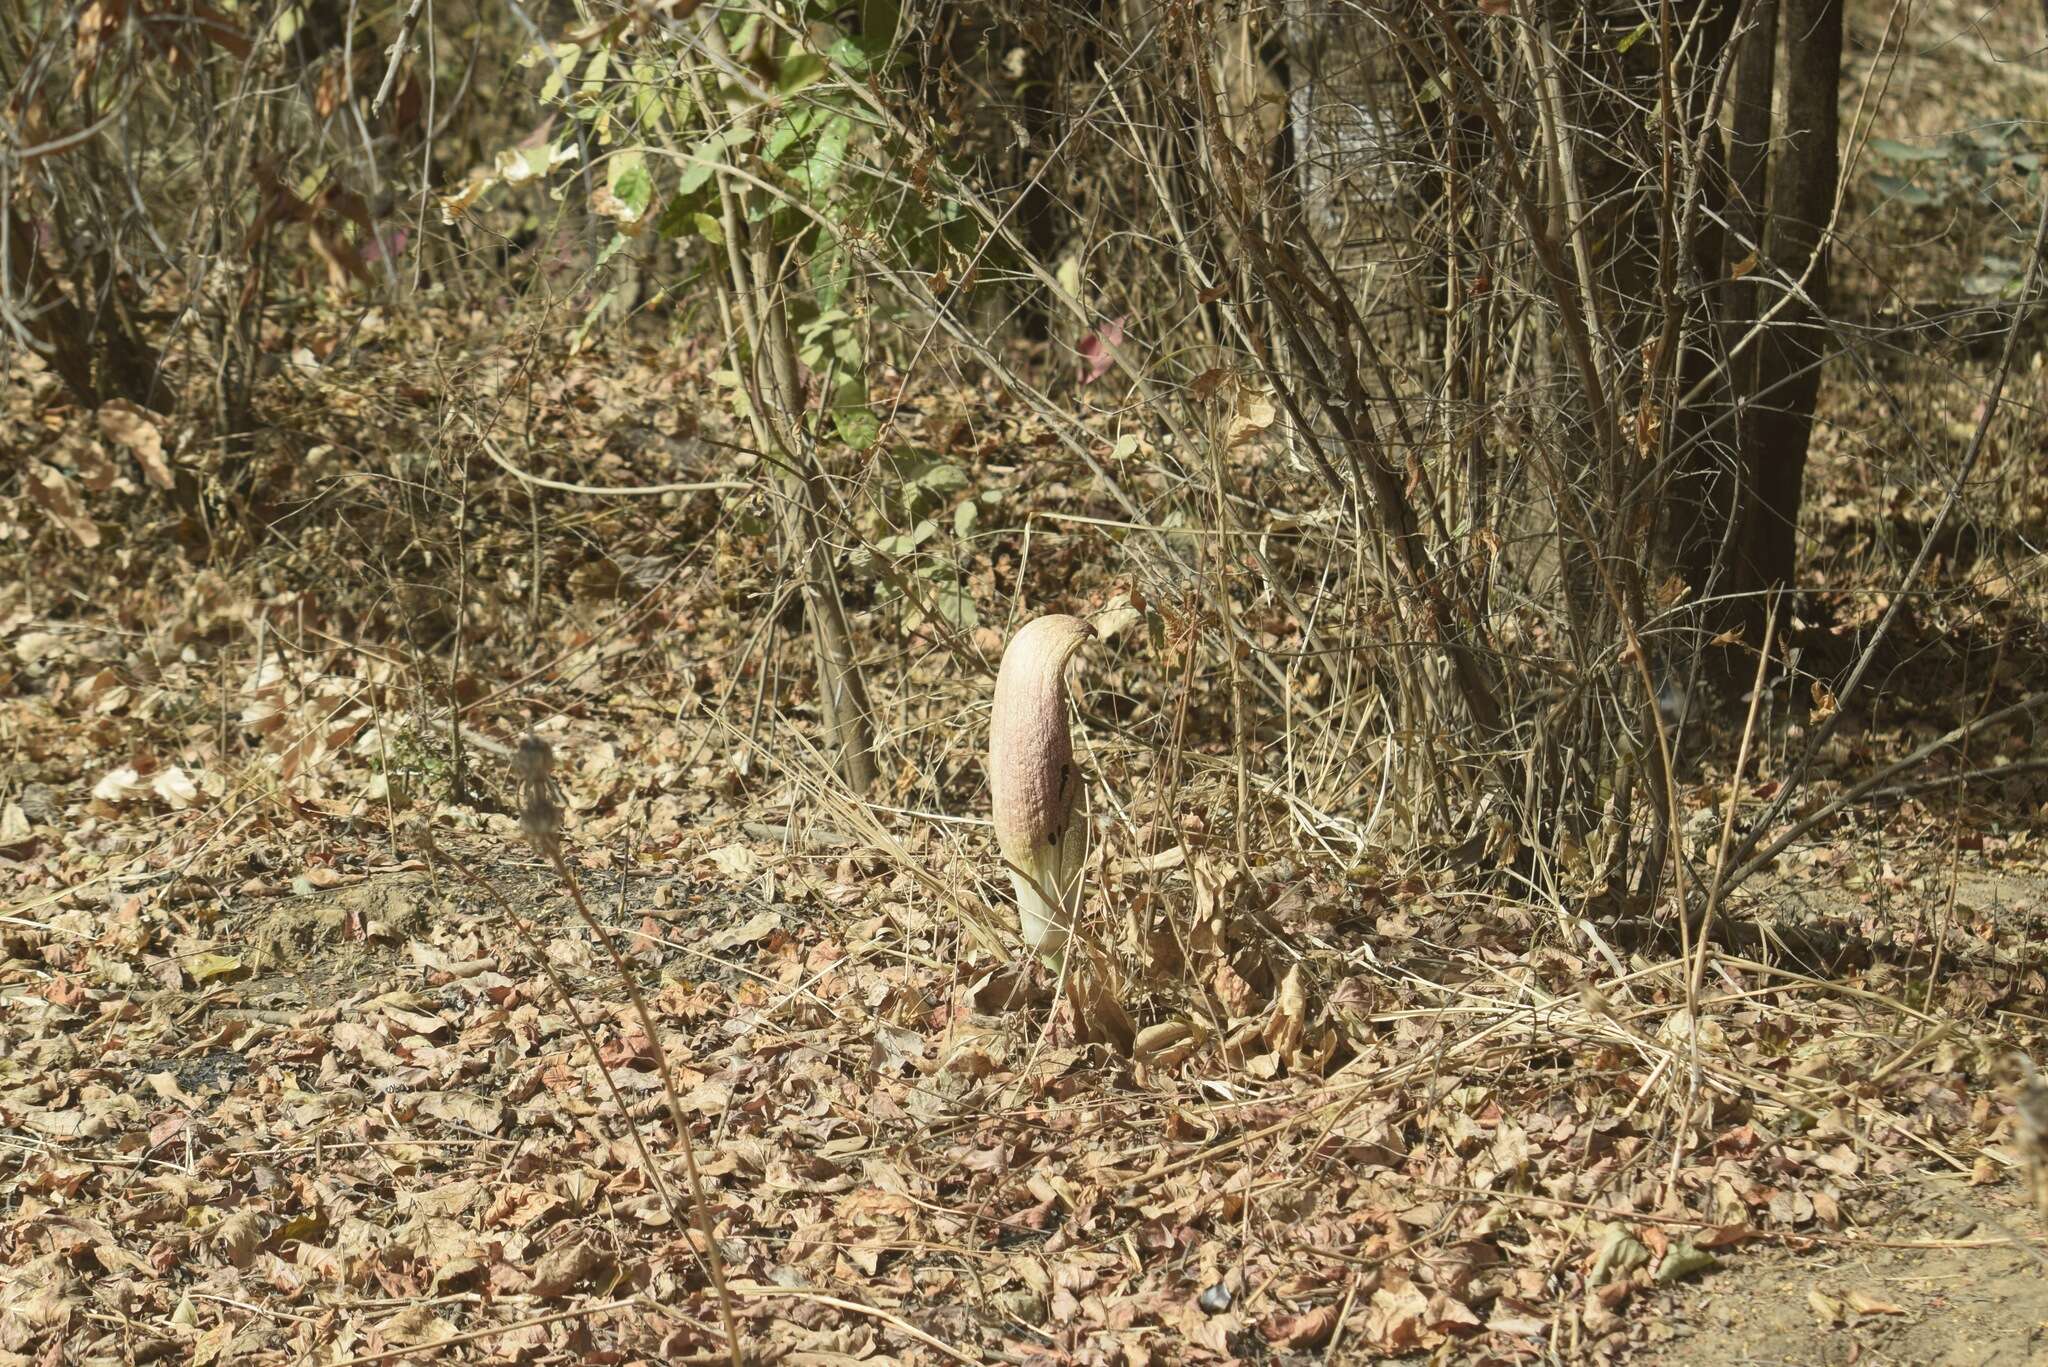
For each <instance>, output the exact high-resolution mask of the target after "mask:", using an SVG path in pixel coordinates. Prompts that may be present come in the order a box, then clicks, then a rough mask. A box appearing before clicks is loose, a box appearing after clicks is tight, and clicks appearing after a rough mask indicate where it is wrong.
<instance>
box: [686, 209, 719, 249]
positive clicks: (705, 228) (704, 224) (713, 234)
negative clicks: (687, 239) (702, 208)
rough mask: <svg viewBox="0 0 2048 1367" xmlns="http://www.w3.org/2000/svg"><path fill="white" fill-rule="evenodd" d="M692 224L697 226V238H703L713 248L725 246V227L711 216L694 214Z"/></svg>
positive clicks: (691, 218) (691, 219)
mask: <svg viewBox="0 0 2048 1367" xmlns="http://www.w3.org/2000/svg"><path fill="white" fill-rule="evenodd" d="M690 222H691V223H693V224H695V225H696V228H697V236H699V237H701V238H703V239H704V240H705V241H706V242H709V243H710V244H711V245H712V246H714V247H723V246H724V245H725V225H724V224H722V223H720V222H719V221H718V220H717V219H715V218H713V217H712V216H711V215H710V214H692V215H690Z"/></svg>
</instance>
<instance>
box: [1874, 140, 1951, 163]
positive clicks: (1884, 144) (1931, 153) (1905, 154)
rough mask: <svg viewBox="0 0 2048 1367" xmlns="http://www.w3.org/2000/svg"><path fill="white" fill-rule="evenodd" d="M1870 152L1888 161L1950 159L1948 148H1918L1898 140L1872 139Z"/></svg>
mask: <svg viewBox="0 0 2048 1367" xmlns="http://www.w3.org/2000/svg"><path fill="white" fill-rule="evenodd" d="M1870 150H1871V151H1873V152H1875V153H1877V154H1878V155H1879V156H1881V157H1883V158H1884V159H1885V160H1886V161H1946V160H1948V157H1949V149H1948V148H1946V147H1941V146H1934V147H1917V146H1915V145H1914V144H1912V143H1910V142H1900V141H1899V140H1898V139H1897V138H1872V139H1871V140H1870Z"/></svg>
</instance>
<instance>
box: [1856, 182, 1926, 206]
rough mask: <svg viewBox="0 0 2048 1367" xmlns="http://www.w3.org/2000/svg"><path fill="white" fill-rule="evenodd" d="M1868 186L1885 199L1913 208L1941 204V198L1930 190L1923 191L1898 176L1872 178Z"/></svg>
mask: <svg viewBox="0 0 2048 1367" xmlns="http://www.w3.org/2000/svg"><path fill="white" fill-rule="evenodd" d="M1870 184H1871V186H1872V188H1874V189H1875V190H1876V191H1877V192H1878V193H1879V194H1880V195H1883V196H1884V197H1885V198H1886V199H1889V200H1892V201H1894V202H1895V203H1899V204H1906V205H1911V206H1912V207H1914V208H1925V207H1926V206H1928V205H1930V204H1938V203H1940V202H1941V196H1940V195H1937V194H1935V193H1934V192H1933V191H1932V190H1923V189H1921V188H1920V187H1919V186H1917V185H1914V184H1912V183H1911V182H1909V181H1907V180H1905V179H1903V178H1902V177H1899V176H1872V177H1871V178H1870Z"/></svg>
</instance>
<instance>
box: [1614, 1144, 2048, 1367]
mask: <svg viewBox="0 0 2048 1367" xmlns="http://www.w3.org/2000/svg"><path fill="white" fill-rule="evenodd" d="M2012 1197H2013V1186H2012V1184H2010V1183H2008V1184H2006V1185H2004V1186H2003V1187H2001V1188H1998V1189H1995V1190H1992V1191H1983V1190H1977V1189H1972V1188H1970V1187H1969V1186H1968V1185H1967V1184H1966V1183H1965V1182H1964V1180H1963V1179H1961V1178H1959V1177H1939V1176H1931V1175H1917V1176H1914V1177H1912V1178H1909V1179H1904V1180H1902V1181H1901V1182H1900V1183H1899V1187H1898V1190H1897V1192H1896V1193H1895V1196H1894V1198H1893V1199H1892V1200H1891V1201H1889V1202H1888V1203H1887V1207H1886V1209H1885V1210H1884V1213H1883V1218H1882V1219H1881V1221H1880V1222H1879V1223H1877V1224H1876V1225H1874V1226H1873V1227H1871V1228H1868V1229H1865V1230H1862V1231H1859V1232H1858V1234H1859V1236H1860V1237H1857V1238H1854V1239H1844V1240H1842V1241H1840V1242H1832V1241H1831V1242H1829V1243H1826V1244H1821V1245H1817V1246H1816V1247H1814V1248H1813V1249H1812V1250H1811V1251H1809V1252H1806V1253H1802V1254H1794V1253H1789V1252H1786V1251H1784V1250H1783V1249H1761V1250H1758V1249H1752V1250H1747V1251H1745V1253H1744V1255H1743V1256H1742V1257H1741V1258H1740V1259H1739V1260H1737V1261H1735V1262H1733V1263H1731V1264H1730V1266H1728V1267H1727V1268H1726V1269H1725V1270H1723V1271H1720V1272H1715V1273H1712V1274H1709V1275H1708V1276H1707V1277H1705V1278H1704V1279H1702V1280H1701V1282H1700V1284H1699V1285H1698V1286H1697V1287H1694V1288H1690V1289H1688V1290H1686V1291H1685V1292H1683V1293H1680V1294H1677V1295H1672V1296H1669V1297H1667V1298H1665V1299H1664V1300H1663V1302H1662V1303H1660V1304H1658V1305H1655V1306H1653V1307H1649V1313H1647V1314H1646V1316H1645V1319H1646V1320H1648V1321H1649V1322H1650V1327H1649V1329H1648V1331H1647V1337H1649V1338H1650V1339H1652V1340H1662V1341H1661V1342H1656V1343H1653V1345H1652V1346H1650V1347H1649V1348H1647V1349H1646V1351H1644V1352H1643V1353H1642V1355H1641V1356H1640V1358H1638V1359H1637V1360H1638V1361H1641V1362H1643V1363H1645V1364H1656V1365H1657V1367H1680V1364H1686V1363H1715V1364H1719V1365H1720V1367H1750V1365H1752V1364H1753V1365H1754V1367H1848V1364H1851V1363H1863V1364H1873V1365H1881V1367H1996V1365H1999V1364H2010V1367H2021V1364H2040V1363H2048V1260H2044V1257H2043V1255H2042V1253H2041V1251H2040V1245H2041V1237H2040V1236H2041V1223H2040V1221H2039V1219H2038V1218H2037V1217H2036V1216H2035V1215H2034V1213H2033V1212H2032V1211H2030V1210H2026V1209H2023V1208H2021V1207H2019V1206H2018V1205H2017V1204H2016V1203H2015V1201H2014V1200H2013V1199H2012Z"/></svg>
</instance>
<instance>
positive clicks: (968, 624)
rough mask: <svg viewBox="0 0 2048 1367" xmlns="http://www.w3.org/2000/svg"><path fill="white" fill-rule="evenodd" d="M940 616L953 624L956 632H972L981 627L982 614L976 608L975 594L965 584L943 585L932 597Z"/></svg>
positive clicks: (933, 604)
mask: <svg viewBox="0 0 2048 1367" xmlns="http://www.w3.org/2000/svg"><path fill="white" fill-rule="evenodd" d="M932 606H933V607H935V608H937V609H938V611H939V616H941V617H943V618H945V619H946V620H947V621H948V622H950V623H952V624H953V629H954V630H955V631H972V630H974V628H976V627H978V626H980V625H981V613H980V611H979V610H977V609H976V608H975V606H974V594H973V593H972V592H971V591H970V590H969V589H968V587H967V586H966V585H965V584H941V585H940V586H939V591H938V592H937V593H936V594H934V595H933V596H932Z"/></svg>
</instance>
